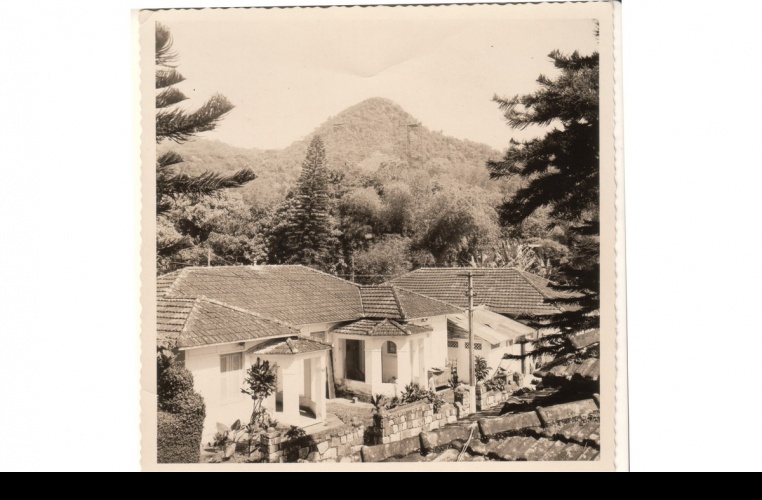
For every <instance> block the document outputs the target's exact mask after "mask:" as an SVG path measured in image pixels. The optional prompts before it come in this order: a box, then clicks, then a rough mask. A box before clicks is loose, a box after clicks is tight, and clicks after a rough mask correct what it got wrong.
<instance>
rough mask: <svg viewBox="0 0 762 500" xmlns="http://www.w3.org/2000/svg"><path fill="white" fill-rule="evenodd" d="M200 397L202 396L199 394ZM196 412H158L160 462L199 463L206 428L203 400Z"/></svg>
mask: <svg viewBox="0 0 762 500" xmlns="http://www.w3.org/2000/svg"><path fill="white" fill-rule="evenodd" d="M199 399H200V396H199ZM193 413H195V414H176V413H167V412H164V411H160V412H159V413H158V418H159V421H158V435H157V443H156V444H157V448H158V453H157V461H158V463H160V464H191V463H196V464H197V463H198V462H199V460H200V458H201V433H202V432H203V430H204V417H205V413H206V412H205V411H204V408H203V402H202V403H201V409H200V416H199V412H198V411H195V412H193Z"/></svg>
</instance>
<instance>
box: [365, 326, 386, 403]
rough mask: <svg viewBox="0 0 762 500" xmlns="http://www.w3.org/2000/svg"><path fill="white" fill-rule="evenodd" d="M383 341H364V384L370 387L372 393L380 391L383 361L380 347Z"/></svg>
mask: <svg viewBox="0 0 762 500" xmlns="http://www.w3.org/2000/svg"><path fill="white" fill-rule="evenodd" d="M382 344H383V341H379V340H377V339H368V340H366V341H365V383H366V384H369V385H370V386H371V390H372V391H373V393H374V394H375V393H377V392H379V391H380V387H381V384H382V383H383V380H382V369H383V361H382V360H381V345H382Z"/></svg>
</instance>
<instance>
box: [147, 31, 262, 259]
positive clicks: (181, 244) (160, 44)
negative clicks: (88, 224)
mask: <svg viewBox="0 0 762 500" xmlns="http://www.w3.org/2000/svg"><path fill="white" fill-rule="evenodd" d="M176 62H177V54H176V53H175V52H174V51H173V50H172V34H171V33H170V31H169V29H168V28H167V27H166V26H164V25H162V24H160V23H156V90H157V94H156V143H157V144H159V143H161V142H163V141H165V140H171V141H174V142H176V143H182V142H186V141H188V140H190V139H191V138H192V137H193V136H194V135H196V134H198V133H200V132H206V131H210V130H214V128H215V127H216V126H217V123H218V122H219V120H220V119H221V118H222V117H224V116H225V115H226V114H227V113H228V112H230V110H232V109H233V107H234V106H233V105H232V104H231V103H230V101H228V99H227V98H226V97H225V96H222V95H219V94H217V95H215V96H213V97H212V98H211V99H209V100H208V101H207V102H205V103H204V104H203V105H202V106H201V107H200V108H198V109H197V110H195V111H186V110H184V109H180V108H178V107H176V105H177V104H179V103H181V102H182V101H184V100H186V99H187V97H186V96H185V95H184V94H183V93H182V91H180V90H179V89H178V88H177V87H175V85H177V84H178V83H181V82H183V81H185V77H183V76H182V75H181V74H180V73H179V72H178V71H177V69H176ZM182 162H183V158H182V157H181V156H180V155H179V154H177V153H175V152H172V151H167V152H165V153H163V154H161V155H159V157H158V158H157V159H156V215H157V216H161V215H162V214H164V213H166V212H167V211H168V210H170V209H171V208H172V207H173V206H174V204H175V201H176V200H177V199H179V198H180V197H186V198H190V199H200V198H201V197H202V196H205V195H210V194H213V193H216V192H218V191H220V190H222V189H226V188H234V187H240V186H242V185H244V184H246V183H247V182H249V181H252V180H254V179H256V175H255V174H254V172H253V171H252V170H251V169H248V168H245V169H241V170H239V171H237V172H234V173H232V174H219V173H215V172H211V171H207V172H204V173H202V174H200V175H188V174H186V173H182V172H178V171H177V166H178V165H179V164H180V163H182ZM160 222H162V221H160ZM166 225H167V224H164V226H166ZM191 245H192V243H191V241H190V239H189V238H187V237H186V235H183V234H181V233H176V232H174V231H171V230H168V231H164V232H161V233H160V234H159V236H158V238H157V253H158V257H160V258H161V257H167V256H169V255H171V254H173V253H175V252H177V251H178V250H180V249H182V248H187V247H189V246H191Z"/></svg>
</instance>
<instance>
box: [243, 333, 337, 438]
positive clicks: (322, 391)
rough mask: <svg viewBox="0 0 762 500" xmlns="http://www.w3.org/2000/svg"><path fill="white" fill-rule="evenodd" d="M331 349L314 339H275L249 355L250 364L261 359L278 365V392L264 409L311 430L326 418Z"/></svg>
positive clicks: (256, 347) (276, 417)
mask: <svg viewBox="0 0 762 500" xmlns="http://www.w3.org/2000/svg"><path fill="white" fill-rule="evenodd" d="M330 350H331V346H329V345H327V344H324V343H322V342H318V341H315V340H310V339H302V338H289V339H275V340H271V341H267V342H264V343H262V344H259V345H257V346H254V347H252V348H251V349H249V350H248V351H247V352H246V355H247V363H248V364H249V365H251V364H253V363H254V362H256V360H257V358H261V359H263V360H267V361H270V363H271V364H274V365H275V366H276V374H277V390H276V392H275V394H273V395H272V396H270V397H269V398H267V399H266V400H265V402H264V407H265V408H266V409H267V410H268V411H270V413H271V415H272V418H273V419H274V420H277V421H278V422H280V423H283V424H286V425H295V426H297V427H308V426H312V425H315V424H318V423H321V422H323V421H324V420H325V418H326V383H327V377H326V366H327V359H328V358H327V356H328V353H329V352H330Z"/></svg>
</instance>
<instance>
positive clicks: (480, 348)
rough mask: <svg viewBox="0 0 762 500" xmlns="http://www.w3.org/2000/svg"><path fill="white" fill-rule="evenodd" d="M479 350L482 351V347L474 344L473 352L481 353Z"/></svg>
mask: <svg viewBox="0 0 762 500" xmlns="http://www.w3.org/2000/svg"><path fill="white" fill-rule="evenodd" d="M481 350H482V345H481V344H477V343H476V342H474V351H481Z"/></svg>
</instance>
